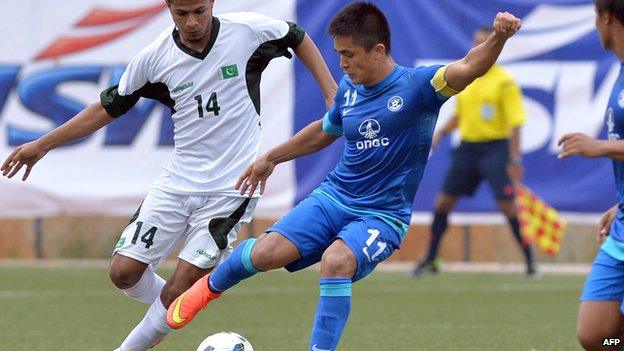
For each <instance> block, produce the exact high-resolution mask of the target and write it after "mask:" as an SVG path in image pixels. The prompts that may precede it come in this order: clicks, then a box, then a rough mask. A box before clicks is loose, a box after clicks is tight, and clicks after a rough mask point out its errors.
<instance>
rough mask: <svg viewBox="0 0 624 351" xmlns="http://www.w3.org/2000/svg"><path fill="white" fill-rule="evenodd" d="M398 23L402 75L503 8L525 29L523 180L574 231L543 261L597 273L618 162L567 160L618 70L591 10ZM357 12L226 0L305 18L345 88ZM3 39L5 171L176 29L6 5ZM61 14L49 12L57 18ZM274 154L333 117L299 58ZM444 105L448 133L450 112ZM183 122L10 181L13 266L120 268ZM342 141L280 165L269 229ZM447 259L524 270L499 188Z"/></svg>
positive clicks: (268, 125)
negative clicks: (125, 237) (92, 263)
mask: <svg viewBox="0 0 624 351" xmlns="http://www.w3.org/2000/svg"><path fill="white" fill-rule="evenodd" d="M373 2H374V3H375V4H377V5H378V6H379V7H380V8H381V9H382V10H383V11H384V12H385V14H386V15H387V16H388V19H389V21H390V25H391V30H392V55H393V57H394V58H395V60H396V61H397V62H398V63H399V64H401V65H404V66H418V65H422V64H432V63H447V62H450V61H452V60H455V59H458V58H460V57H462V56H463V55H464V54H465V53H466V52H467V51H468V50H469V48H470V47H471V39H472V34H473V31H474V30H475V29H477V28H478V27H482V26H488V25H491V23H492V19H493V18H494V16H495V15H496V13H497V12H498V11H503V10H505V11H509V12H512V13H514V14H515V15H516V16H518V17H520V18H521V19H522V20H523V23H524V24H523V28H522V30H521V31H520V32H519V33H518V34H517V35H516V36H515V37H514V38H513V39H512V40H510V41H509V43H508V45H507V47H506V49H505V51H504V52H503V54H502V56H501V59H500V61H499V62H500V63H501V64H502V65H503V66H504V67H505V68H506V69H507V70H508V71H509V72H510V73H511V74H512V75H513V76H514V79H515V80H516V81H517V82H518V83H519V84H520V86H521V87H522V90H523V93H524V104H525V108H526V110H527V116H528V121H527V123H526V124H525V126H524V127H523V130H522V152H523V160H524V166H525V183H526V184H527V186H528V187H529V188H531V189H532V190H533V191H534V192H535V193H536V194H537V195H538V196H540V197H541V198H543V199H544V200H545V201H546V202H547V203H549V204H550V205H552V206H553V207H555V208H556V209H557V210H558V211H560V213H561V215H562V216H563V218H565V219H566V220H567V222H568V229H567V230H566V233H565V235H564V237H563V241H562V246H561V251H560V252H559V254H558V255H556V256H540V257H539V258H538V261H540V262H565V263H588V262H590V261H591V260H592V258H593V256H594V254H595V252H596V250H597V245H596V244H595V239H594V237H595V235H594V233H595V230H596V224H597V221H598V218H599V214H600V213H601V212H602V211H604V210H606V209H608V208H609V207H610V206H612V205H613V204H614V203H615V201H616V196H615V191H614V185H613V176H612V171H611V164H610V161H609V160H607V159H595V160H588V159H581V158H572V159H568V160H564V161H560V160H558V159H557V157H556V154H557V152H558V147H557V145H556V141H557V139H558V138H559V137H560V136H562V135H563V134H564V133H567V132H583V133H586V134H588V135H590V136H592V137H600V138H604V137H605V135H606V130H605V126H604V118H603V115H604V110H605V106H606V102H607V99H608V94H609V91H610V89H611V86H612V83H613V81H614V79H615V77H616V75H617V72H618V69H619V63H618V62H617V60H616V58H615V56H613V55H612V54H610V53H607V52H605V51H604V50H602V48H601V47H600V43H599V40H598V37H597V33H596V31H595V29H594V9H593V2H592V1H588V0H549V1H537V0H462V1H457V0H412V1H409V0H393V1H383V0H380V1H373ZM348 3H349V1H342V0H332V1H318V0H255V1H254V0H245V1H216V5H215V13H216V14H219V13H222V12H229V11H256V12H260V13H264V14H267V15H270V16H272V17H277V18H284V19H288V20H294V21H296V22H298V23H299V24H300V25H301V26H302V27H303V28H304V29H305V30H306V31H307V33H308V34H309V35H310V36H311V37H312V38H313V39H314V40H315V41H316V43H317V45H318V46H319V48H320V50H321V52H322V54H323V55H324V57H325V59H326V61H327V63H328V65H329V66H330V68H331V70H332V73H333V74H334V77H335V78H336V79H337V80H339V79H340V77H341V76H342V72H341V70H340V68H339V65H338V56H337V55H336V53H335V52H334V51H333V46H332V41H331V38H330V37H329V36H328V35H327V34H326V27H327V24H328V22H329V19H330V18H331V17H332V16H333V15H334V14H335V13H337V12H338V11H339V9H340V8H342V7H343V6H344V5H346V4H348ZM2 6H3V8H4V9H5V10H6V11H3V12H2V14H0V16H2V17H3V18H2V21H0V29H1V30H2V32H3V33H4V40H2V41H1V42H0V159H2V160H4V159H5V158H6V156H7V155H8V154H9V153H10V151H11V150H12V149H13V148H14V147H15V146H17V145H20V144H22V143H24V142H28V141H31V140H34V139H36V138H37V137H39V136H41V135H42V134H44V133H46V132H48V131H49V130H51V129H52V128H54V127H56V126H58V125H60V124H62V123H64V122H65V121H66V120H68V119H69V118H71V117H72V116H73V115H74V114H75V113H77V112H78V111H80V110H81V109H82V108H83V107H85V106H86V105H87V104H89V103H90V102H92V101H96V100H97V99H98V98H99V93H100V92H101V91H102V90H103V89H105V88H106V87H108V86H110V85H113V84H116V82H117V81H118V80H119V78H120V76H121V74H122V73H123V70H124V67H125V65H126V64H127V62H128V61H129V60H130V59H131V58H132V57H133V56H134V55H135V54H136V53H137V52H138V51H139V50H140V49H141V48H143V47H144V46H145V45H147V44H148V43H150V42H151V41H152V40H153V39H154V38H155V37H156V35H157V34H158V33H160V32H161V31H163V30H165V29H167V28H168V27H169V26H170V25H171V19H170V15H169V13H168V11H167V8H166V5H165V4H164V2H163V1H160V0H134V1H132V2H128V1H123V0H107V1H102V0H64V1H60V2H47V1H38V0H19V1H18V0H5V1H3V5H2ZM52 13H53V14H54V15H51V14H52ZM261 89H262V103H261V106H262V120H263V129H264V134H265V138H264V145H263V148H264V149H267V148H270V147H271V146H273V145H275V144H277V143H279V142H281V141H283V140H285V139H286V138H287V137H289V136H290V135H292V134H294V133H295V132H296V131H298V130H299V129H301V128H302V127H303V126H305V125H307V124H308V123H309V122H310V121H312V120H314V119H318V118H320V117H321V116H322V115H323V113H324V105H323V101H322V98H321V94H320V92H319V90H318V88H317V86H316V84H315V83H314V81H313V79H312V77H311V76H310V75H309V73H308V72H307V71H306V70H305V69H304V67H303V66H302V64H301V63H300V62H298V61H297V60H287V59H284V58H282V59H277V60H274V61H273V62H272V63H271V64H270V65H269V67H268V69H267V71H266V73H265V74H264V75H263V80H262V86H261ZM454 103H455V102H454V100H450V101H449V102H448V103H446V104H445V105H444V107H443V109H442V111H441V114H440V120H439V122H438V125H441V124H443V123H444V122H445V121H446V120H447V119H448V118H449V117H450V115H451V113H452V112H453V108H454ZM172 133H173V126H172V122H171V119H170V115H169V111H168V109H167V108H165V107H164V106H162V105H160V104H158V103H157V102H154V101H149V100H142V101H141V102H139V104H137V106H136V107H134V108H133V109H132V110H131V111H130V112H129V113H128V114H127V115H125V116H123V117H121V118H119V120H118V121H116V122H114V123H112V124H111V125H109V126H108V127H106V128H104V129H103V130H101V131H100V132H98V133H96V134H95V135H93V136H91V137H88V138H85V139H84V140H81V141H79V142H76V143H74V144H72V145H68V146H64V147H61V148H58V149H56V150H54V151H52V152H50V153H49V154H48V155H47V156H46V157H45V158H44V159H43V160H42V161H41V162H40V163H39V164H37V166H36V167H35V169H34V171H33V173H32V175H31V176H30V178H29V179H28V181H27V182H22V181H21V180H20V179H18V177H16V178H13V179H11V180H8V179H6V178H1V179H0V243H1V244H0V257H1V258H107V257H109V255H110V253H111V251H112V248H113V245H114V243H115V242H116V240H117V238H118V235H119V233H120V231H121V230H122V229H123V227H124V226H125V225H126V223H127V221H128V220H129V218H130V217H131V215H132V213H133V212H134V211H135V209H136V208H137V207H138V205H139V204H140V202H141V200H142V198H143V196H145V194H146V193H147V191H148V190H149V188H150V186H151V184H152V182H153V181H154V179H155V178H156V177H157V175H158V174H159V172H160V168H161V166H162V165H163V163H164V162H166V160H167V159H168V157H169V155H170V153H171V151H172V149H173V139H172ZM457 140H458V139H457V137H456V136H455V137H454V138H446V139H444V141H443V142H442V144H441V145H440V147H439V148H438V149H436V150H435V152H433V153H432V155H431V158H430V160H429V164H428V166H427V169H426V171H425V174H424V177H423V181H422V183H421V185H420V188H419V190H418V194H417V196H416V199H415V202H414V216H413V220H412V226H411V228H410V232H409V235H408V236H407V238H406V241H405V245H404V247H403V249H402V250H400V251H398V252H397V253H396V254H395V255H394V256H393V257H392V260H394V261H414V260H416V259H417V258H419V257H420V256H421V255H422V252H423V251H424V250H425V243H426V241H427V239H428V235H429V234H428V232H429V231H428V229H427V225H428V224H429V222H430V219H431V215H430V211H431V209H432V205H433V200H434V195H435V193H436V192H437V191H438V189H439V188H440V186H441V182H442V180H443V176H444V174H445V171H446V169H447V167H448V165H449V158H450V153H449V151H450V149H451V148H452V147H453V145H454V144H456V143H457ZM341 151H342V142H340V141H338V142H336V143H335V144H334V145H332V146H331V147H330V148H328V149H327V150H324V151H323V152H320V153H318V154H315V155H312V156H309V157H305V158H302V159H300V160H296V161H295V162H291V163H288V164H284V165H280V167H278V169H277V171H276V174H275V176H274V177H273V178H272V179H271V181H270V182H269V185H268V190H267V193H266V195H265V196H264V197H263V198H262V200H261V201H260V204H259V206H258V209H257V211H256V214H255V221H254V223H253V224H252V225H251V226H249V227H248V228H246V230H245V231H244V232H243V236H245V235H253V234H254V233H260V232H261V231H262V230H263V229H264V228H265V227H266V226H267V225H269V224H271V223H272V221H273V220H275V219H276V218H278V217H279V216H281V215H282V214H284V213H285V212H286V211H288V210H289V209H290V208H292V206H293V205H294V204H296V203H297V202H298V201H300V200H301V199H302V198H303V197H305V195H307V194H308V193H309V192H310V191H311V190H312V189H313V188H314V187H315V186H316V185H318V184H319V183H320V182H321V181H322V180H323V178H324V176H325V174H326V173H327V172H329V171H330V170H331V169H333V167H334V166H335V164H336V162H337V161H338V159H339V158H340V155H341ZM450 221H451V229H450V232H449V234H448V235H447V236H446V239H445V240H444V242H443V245H442V250H441V257H442V259H443V260H445V261H447V262H454V261H458V262H463V261H470V262H501V263H508V262H516V261H518V262H520V261H521V255H520V253H519V250H517V248H516V245H515V244H514V243H513V241H512V237H511V235H509V233H508V229H507V226H506V223H505V221H504V218H503V217H502V216H501V215H499V214H498V213H497V212H496V211H495V203H494V202H493V199H492V196H491V193H490V189H489V188H488V186H487V185H486V184H482V186H481V187H480V188H479V190H478V191H477V193H476V195H475V196H474V197H473V198H471V199H465V200H462V201H461V202H460V204H459V206H458V208H457V211H456V212H454V213H453V214H452V215H451V217H450Z"/></svg>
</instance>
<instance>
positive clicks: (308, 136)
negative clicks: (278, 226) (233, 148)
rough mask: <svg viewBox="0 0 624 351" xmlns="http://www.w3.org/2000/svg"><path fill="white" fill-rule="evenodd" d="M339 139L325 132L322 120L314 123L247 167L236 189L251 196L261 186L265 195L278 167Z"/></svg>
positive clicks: (261, 191)
mask: <svg viewBox="0 0 624 351" xmlns="http://www.w3.org/2000/svg"><path fill="white" fill-rule="evenodd" d="M338 138H339V136H336V135H331V134H327V133H325V132H324V131H323V120H322V119H320V120H318V121H315V122H312V123H310V124H308V126H307V127H305V128H303V129H302V130H300V131H299V133H297V134H295V135H294V136H293V137H292V138H290V139H288V140H286V141H285V142H283V143H281V144H280V145H278V146H276V147H274V148H272V149H271V150H269V151H268V152H267V153H266V154H264V155H262V156H260V158H258V160H257V161H256V162H254V163H252V164H251V165H250V166H249V167H247V169H246V170H245V172H243V174H241V176H240V177H239V178H238V181H237V182H236V189H237V190H239V191H240V194H241V195H243V194H245V193H246V192H248V193H249V196H251V195H253V193H254V192H255V191H256V188H257V187H258V184H260V194H263V193H264V188H265V186H266V181H267V179H268V178H269V176H270V175H271V173H273V169H274V168H275V166H276V165H278V164H280V163H282V162H286V161H290V160H292V159H295V158H297V157H300V156H304V155H308V154H311V153H314V152H317V151H319V150H321V149H324V148H325V147H327V146H328V145H330V144H331V143H333V142H334V141H335V140H336V139H338Z"/></svg>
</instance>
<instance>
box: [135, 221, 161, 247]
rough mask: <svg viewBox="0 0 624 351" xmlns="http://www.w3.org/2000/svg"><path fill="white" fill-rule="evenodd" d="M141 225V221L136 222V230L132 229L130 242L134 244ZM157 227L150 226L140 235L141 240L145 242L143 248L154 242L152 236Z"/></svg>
mask: <svg viewBox="0 0 624 351" xmlns="http://www.w3.org/2000/svg"><path fill="white" fill-rule="evenodd" d="M142 227H143V222H141V221H137V222H136V230H135V231H134V235H133V236H132V241H131V243H132V244H136V243H137V240H138V239H139V235H140V234H141V228H142ZM157 230H158V228H156V227H152V228H150V229H149V230H148V231H146V232H145V233H144V234H143V235H141V242H143V243H145V248H146V249H149V248H150V246H152V245H153V244H154V236H155V235H156V231H157Z"/></svg>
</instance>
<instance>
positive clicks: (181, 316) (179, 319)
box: [167, 274, 221, 329]
mask: <svg viewBox="0 0 624 351" xmlns="http://www.w3.org/2000/svg"><path fill="white" fill-rule="evenodd" d="M209 276H210V275H209V274H208V275H205V276H204V277H203V278H201V279H199V280H198V281H196V282H195V284H193V286H191V287H190V289H188V290H187V291H185V292H184V293H182V295H180V296H178V298H176V299H175V300H174V301H173V302H172V303H171V305H170V306H169V309H168V310H167V324H169V327H171V328H172V329H180V328H182V327H184V326H185V325H187V324H189V323H190V322H191V321H192V320H193V318H195V315H197V313H198V312H199V311H201V310H202V309H204V308H206V306H207V305H208V302H210V301H212V300H214V299H216V298H218V297H219V296H221V294H220V293H214V292H212V291H211V290H210V289H208V277H209Z"/></svg>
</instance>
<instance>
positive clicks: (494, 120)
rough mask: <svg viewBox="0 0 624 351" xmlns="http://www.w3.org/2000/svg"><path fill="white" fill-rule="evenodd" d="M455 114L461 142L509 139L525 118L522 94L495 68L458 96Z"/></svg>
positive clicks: (509, 79)
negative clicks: (513, 130)
mask: <svg viewBox="0 0 624 351" xmlns="http://www.w3.org/2000/svg"><path fill="white" fill-rule="evenodd" d="M455 115H456V116H457V118H458V119H457V121H458V128H459V135H460V138H461V140H462V141H467V142H473V143H479V142H487V141H492V140H501V139H507V138H509V135H510V133H511V130H512V129H513V128H515V127H517V126H519V125H521V124H522V123H524V120H525V119H526V113H525V111H524V106H523V104H522V91H521V90H520V87H519V86H518V85H517V84H516V83H515V82H514V81H513V79H512V77H511V75H509V73H507V71H505V70H504V69H503V68H502V67H501V66H499V65H494V66H492V68H491V69H490V70H489V71H488V72H487V73H486V74H485V75H484V76H482V77H480V78H478V79H477V80H475V81H474V82H472V84H470V85H469V86H468V87H466V89H464V90H463V91H462V92H461V93H459V94H458V95H457V105H456V110H455Z"/></svg>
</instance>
